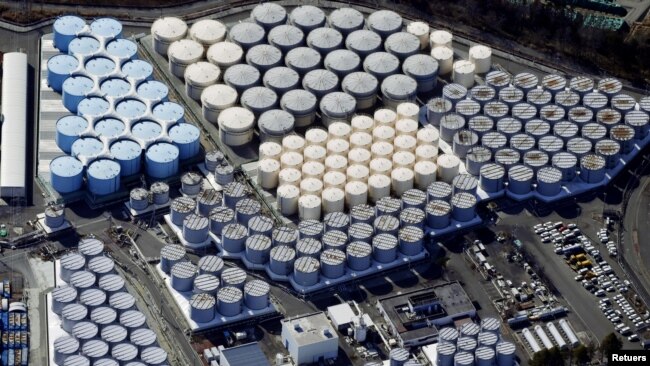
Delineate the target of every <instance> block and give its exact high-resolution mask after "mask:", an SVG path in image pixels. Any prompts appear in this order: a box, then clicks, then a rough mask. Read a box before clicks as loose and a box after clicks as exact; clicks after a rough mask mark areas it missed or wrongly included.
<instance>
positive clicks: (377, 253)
mask: <svg viewBox="0 0 650 366" xmlns="http://www.w3.org/2000/svg"><path fill="white" fill-rule="evenodd" d="M397 247H398V240H397V237H396V236H395V235H391V234H379V235H375V236H374V237H373V238H372V257H373V259H374V260H375V261H377V262H379V263H390V262H392V261H394V260H395V258H397Z"/></svg>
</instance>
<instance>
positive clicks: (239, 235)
mask: <svg viewBox="0 0 650 366" xmlns="http://www.w3.org/2000/svg"><path fill="white" fill-rule="evenodd" d="M247 234H248V233H247V230H246V227H245V226H244V225H241V224H236V223H231V224H227V225H225V226H224V227H223V229H222V230H221V246H222V247H223V249H224V250H225V251H227V252H229V253H241V252H243V251H244V249H245V242H246V235H247Z"/></svg>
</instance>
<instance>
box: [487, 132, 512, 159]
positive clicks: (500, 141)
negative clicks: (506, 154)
mask: <svg viewBox="0 0 650 366" xmlns="http://www.w3.org/2000/svg"><path fill="white" fill-rule="evenodd" d="M507 143H508V138H507V137H506V136H505V135H504V134H502V133H501V132H496V131H492V132H486V133H485V134H483V136H482V137H481V144H482V145H483V146H485V147H487V148H488V149H490V151H492V153H493V154H494V153H496V152H497V151H498V150H500V149H502V148H504V147H505V146H506V145H507Z"/></svg>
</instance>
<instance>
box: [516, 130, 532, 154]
mask: <svg viewBox="0 0 650 366" xmlns="http://www.w3.org/2000/svg"><path fill="white" fill-rule="evenodd" d="M535 144H536V141H535V138H534V137H532V136H530V135H528V134H525V133H518V134H516V135H514V136H512V137H510V148H512V149H514V150H515V151H517V152H518V153H519V154H525V153H526V152H527V151H530V150H532V149H533V147H535Z"/></svg>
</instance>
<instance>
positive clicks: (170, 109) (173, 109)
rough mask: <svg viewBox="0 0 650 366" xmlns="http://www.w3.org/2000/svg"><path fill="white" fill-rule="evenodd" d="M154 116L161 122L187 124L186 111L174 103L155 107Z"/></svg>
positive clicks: (164, 103)
mask: <svg viewBox="0 0 650 366" xmlns="http://www.w3.org/2000/svg"><path fill="white" fill-rule="evenodd" d="M153 115H154V117H156V118H158V119H159V120H161V121H165V122H171V123H179V122H185V110H184V109H183V107H182V106H181V105H180V104H178V103H174V102H163V103H159V104H156V106H155V107H153Z"/></svg>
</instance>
